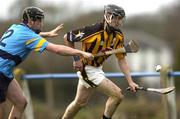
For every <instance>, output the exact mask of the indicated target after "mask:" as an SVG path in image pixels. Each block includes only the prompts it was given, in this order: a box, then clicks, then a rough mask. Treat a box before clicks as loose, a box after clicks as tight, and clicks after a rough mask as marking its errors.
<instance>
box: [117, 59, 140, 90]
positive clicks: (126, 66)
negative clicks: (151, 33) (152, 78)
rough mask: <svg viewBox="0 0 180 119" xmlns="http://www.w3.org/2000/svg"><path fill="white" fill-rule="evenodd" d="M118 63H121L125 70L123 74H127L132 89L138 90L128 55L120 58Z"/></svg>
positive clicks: (122, 68)
mask: <svg viewBox="0 0 180 119" xmlns="http://www.w3.org/2000/svg"><path fill="white" fill-rule="evenodd" d="M118 64H119V67H120V69H121V71H122V72H123V74H124V75H125V77H126V79H127V82H128V84H129V87H130V88H131V90H132V91H134V92H136V88H137V87H138V85H137V84H136V83H134V82H133V80H132V77H131V75H130V70H129V66H128V62H127V59H126V57H124V58H123V59H120V60H118Z"/></svg>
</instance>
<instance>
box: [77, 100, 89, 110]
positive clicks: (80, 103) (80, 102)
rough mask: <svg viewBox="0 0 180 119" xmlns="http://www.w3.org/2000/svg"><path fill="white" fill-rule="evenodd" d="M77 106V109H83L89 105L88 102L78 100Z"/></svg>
mask: <svg viewBox="0 0 180 119" xmlns="http://www.w3.org/2000/svg"><path fill="white" fill-rule="evenodd" d="M75 105H76V106H77V107H80V108H82V107H85V106H86V105H87V101H84V100H78V101H75Z"/></svg>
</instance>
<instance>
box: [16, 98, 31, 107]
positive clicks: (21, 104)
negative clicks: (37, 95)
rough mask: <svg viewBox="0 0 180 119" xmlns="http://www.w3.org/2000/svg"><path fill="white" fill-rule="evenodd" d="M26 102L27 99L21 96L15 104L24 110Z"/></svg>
mask: <svg viewBox="0 0 180 119" xmlns="http://www.w3.org/2000/svg"><path fill="white" fill-rule="evenodd" d="M27 103H28V102H27V99H26V98H25V97H22V98H21V99H19V101H18V104H16V105H15V106H16V107H17V108H19V109H20V110H24V109H25V108H26V106H27Z"/></svg>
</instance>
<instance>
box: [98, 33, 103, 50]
mask: <svg viewBox="0 0 180 119" xmlns="http://www.w3.org/2000/svg"><path fill="white" fill-rule="evenodd" d="M103 42H104V32H101V41H100V45H99V48H98V51H97V52H99V51H101V49H102V46H103V44H101V43H103Z"/></svg>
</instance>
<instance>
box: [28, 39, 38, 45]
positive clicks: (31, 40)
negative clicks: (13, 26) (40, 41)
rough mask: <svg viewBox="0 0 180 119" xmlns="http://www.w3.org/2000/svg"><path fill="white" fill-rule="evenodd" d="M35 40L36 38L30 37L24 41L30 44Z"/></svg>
mask: <svg viewBox="0 0 180 119" xmlns="http://www.w3.org/2000/svg"><path fill="white" fill-rule="evenodd" d="M36 40H37V38H32V39H30V40H28V41H26V45H29V44H31V43H32V42H34V41H36Z"/></svg>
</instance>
